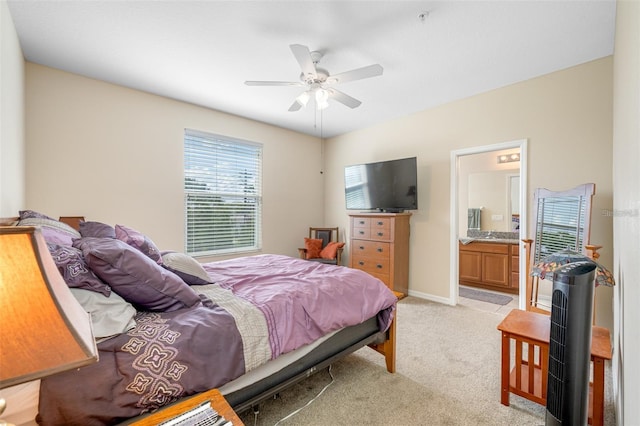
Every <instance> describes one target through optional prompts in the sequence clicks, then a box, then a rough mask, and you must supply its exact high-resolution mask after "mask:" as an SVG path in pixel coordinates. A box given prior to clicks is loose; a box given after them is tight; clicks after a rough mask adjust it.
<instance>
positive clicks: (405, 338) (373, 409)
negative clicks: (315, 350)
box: [241, 297, 615, 426]
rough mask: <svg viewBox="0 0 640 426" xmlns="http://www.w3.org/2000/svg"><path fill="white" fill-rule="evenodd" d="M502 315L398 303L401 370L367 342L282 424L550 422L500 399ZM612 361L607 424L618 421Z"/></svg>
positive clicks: (280, 410)
mask: <svg viewBox="0 0 640 426" xmlns="http://www.w3.org/2000/svg"><path fill="white" fill-rule="evenodd" d="M502 318H503V317H502V316H501V315H498V314H495V313H488V312H482V311H477V310H474V309H471V308H468V307H464V306H456V307H452V306H448V305H443V304H439V303H434V302H429V301H425V300H422V299H417V298H414V297H406V298H404V299H403V300H401V301H400V302H399V304H398V323H397V339H398V340H397V372H396V373H395V374H390V373H388V372H387V371H386V369H385V367H384V358H383V357H382V356H381V355H379V354H378V353H376V352H375V351H373V350H371V349H369V348H362V349H360V350H359V351H357V352H355V353H354V354H352V355H349V356H347V357H346V358H344V359H342V360H341V361H339V362H336V363H335V364H334V365H333V366H332V371H331V373H332V374H333V376H334V377H335V381H334V382H333V384H332V385H331V386H330V387H329V388H328V389H327V390H326V391H325V392H324V393H323V394H322V395H321V396H320V397H318V398H317V399H316V400H315V401H314V402H313V403H312V404H310V405H309V406H307V407H305V408H304V409H303V410H302V411H300V412H299V413H298V414H296V415H295V416H292V417H291V418H289V419H287V420H284V421H282V422H281V423H280V424H281V425H543V424H544V413H545V407H543V406H541V405H538V404H535V403H533V402H530V401H528V400H525V399H523V398H520V397H518V396H515V395H511V398H510V399H511V405H510V406H509V407H505V406H504V405H502V404H500V340H501V339H500V332H499V331H498V330H497V329H496V326H497V325H498V323H499V322H500V321H501V320H502ZM610 376H611V371H610V365H609V363H607V388H606V390H605V392H606V396H607V400H606V401H605V404H606V412H605V425H608V426H614V425H615V418H614V415H613V408H612V407H613V402H612V400H611V399H612V397H611V395H612V390H611V379H610ZM330 382H331V377H330V375H329V373H328V371H327V370H324V371H321V372H319V373H317V374H315V375H314V376H312V377H310V378H308V379H306V380H304V381H302V382H300V383H298V384H297V385H295V386H293V387H292V388H290V389H287V390H286V391H284V392H282V393H281V394H280V395H279V397H278V398H276V399H273V400H270V401H267V402H265V403H263V404H261V405H260V411H259V413H258V415H257V417H256V416H254V413H252V412H250V411H249V412H245V413H242V414H241V418H242V420H243V422H245V424H246V425H247V426H251V425H260V426H262V425H275V424H276V423H277V422H278V421H279V420H280V419H282V418H284V417H285V416H287V415H288V414H289V413H291V412H293V411H294V410H296V409H298V408H300V407H302V406H304V405H305V404H307V402H308V401H310V400H311V399H313V398H314V396H316V395H317V394H318V393H320V391H321V390H322V389H323V387H324V386H326V385H327V384H328V383H330Z"/></svg>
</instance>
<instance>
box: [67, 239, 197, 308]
mask: <svg viewBox="0 0 640 426" xmlns="http://www.w3.org/2000/svg"><path fill="white" fill-rule="evenodd" d="M73 246H74V247H76V248H78V249H80V250H82V254H83V255H84V259H85V261H86V262H87V265H89V267H90V268H91V270H92V271H93V272H95V274H96V275H97V276H98V277H100V278H101V279H102V280H103V281H104V282H106V283H107V284H109V285H110V286H111V289H112V290H113V291H114V292H116V293H117V294H118V295H120V296H121V297H122V298H123V299H125V300H126V301H127V302H130V303H133V304H134V305H137V306H139V307H141V308H143V309H145V310H151V311H165V312H168V311H175V310H178V309H182V308H187V307H191V306H194V305H196V304H198V303H199V302H200V297H198V295H197V294H196V292H194V291H193V290H192V289H191V287H189V286H188V285H187V284H185V283H184V282H183V281H182V280H181V279H180V277H178V276H177V275H176V274H174V273H173V272H171V271H168V270H166V269H164V268H162V267H161V266H160V265H158V264H157V263H156V262H154V261H153V260H151V259H150V258H149V257H147V256H145V255H144V254H142V253H141V252H140V251H139V250H137V249H135V248H133V247H131V246H130V245H128V244H127V243H125V242H123V241H120V240H118V239H112V238H92V237H86V238H79V239H76V240H74V241H73Z"/></svg>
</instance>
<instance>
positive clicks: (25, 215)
mask: <svg viewBox="0 0 640 426" xmlns="http://www.w3.org/2000/svg"><path fill="white" fill-rule="evenodd" d="M18 215H19V216H20V220H22V219H31V218H36V219H49V220H55V219H54V218H52V217H49V216H47V215H46V214H42V213H40V212H37V211H35V210H20V211H19V212H18Z"/></svg>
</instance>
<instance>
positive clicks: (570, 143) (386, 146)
mask: <svg viewBox="0 0 640 426" xmlns="http://www.w3.org/2000/svg"><path fill="white" fill-rule="evenodd" d="M612 65H613V60H612V58H611V57H607V58H604V59H601V60H597V61H593V62H589V63H586V64H583V65H580V66H576V67H573V68H570V69H567V70H563V71H559V72H555V73H552V74H548V75H546V76H543V77H539V78H536V79H532V80H528V81H525V82H522V83H518V84H514V85H511V86H508V87H505V88H502V89H498V90H494V91H491V92H488V93H484V94H481V95H478V96H474V97H471V98H467V99H463V100H460V101H456V102H452V103H449V104H446V105H443V106H441V107H437V108H433V109H429V110H426V111H422V112H419V113H416V114H413V115H410V116H407V117H403V118H400V119H397V120H393V121H389V122H386V123H381V124H379V125H377V126H374V127H371V128H368V129H365V130H362V131H357V132H353V133H349V134H346V135H342V136H339V137H335V138H332V139H330V140H328V141H327V143H326V150H325V152H326V168H325V170H326V172H325V175H326V182H325V184H326V186H325V193H326V208H325V209H326V210H325V211H326V213H325V216H326V222H327V223H331V224H336V225H339V226H341V227H347V226H348V216H347V214H348V212H347V211H346V210H345V208H344V183H343V167H344V166H345V165H347V164H355V163H362V162H367V161H378V160H386V159H392V158H401V157H409V156H417V157H418V180H419V189H418V199H419V201H418V203H419V207H420V209H419V210H417V211H415V212H414V213H413V216H412V219H411V258H410V265H411V267H410V282H409V293H410V294H415V295H419V296H422V297H427V298H432V299H435V300H444V301H446V300H449V290H450V277H449V269H450V259H449V252H450V244H451V241H450V235H449V227H450V213H449V209H450V207H449V206H450V199H449V198H450V195H449V194H450V187H449V182H450V153H451V151H452V150H457V149H462V148H469V147H474V146H483V145H491V144H495V143H499V142H506V141H514V140H520V139H528V141H529V142H528V150H529V152H528V159H529V174H528V179H529V181H528V182H529V188H528V194H527V196H528V203H529V205H531V203H532V201H533V191H534V189H535V188H537V187H546V188H549V189H554V190H563V189H569V188H572V187H574V186H576V185H578V184H581V183H585V182H594V183H595V184H596V196H595V198H594V201H593V219H592V236H591V241H592V243H594V244H601V245H603V246H604V247H603V249H602V250H601V254H602V257H601V261H602V263H604V264H605V265H606V266H608V267H610V266H611V264H612V253H613V238H612V220H611V218H610V217H605V216H603V215H602V214H601V211H602V210H603V209H610V208H611V207H612V179H611V171H612V168H611V161H612V160H611V157H612V154H611V147H612V112H611V111H612V68H613V67H612ZM348 249H349V248H348V247H347V254H348ZM597 300H598V302H597V303H598V306H597V321H598V323H600V324H603V325H606V326H611V323H612V308H611V305H612V291H611V290H610V289H601V288H599V289H598V296H597Z"/></svg>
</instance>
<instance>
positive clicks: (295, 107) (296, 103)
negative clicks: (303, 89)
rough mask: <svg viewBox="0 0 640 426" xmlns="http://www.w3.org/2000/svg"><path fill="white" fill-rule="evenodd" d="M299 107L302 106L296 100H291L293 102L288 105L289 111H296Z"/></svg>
mask: <svg viewBox="0 0 640 426" xmlns="http://www.w3.org/2000/svg"><path fill="white" fill-rule="evenodd" d="M300 108H302V104H301V103H300V102H298V101H293V103H292V104H291V106H290V107H289V111H291V112H294V111H298V110H300Z"/></svg>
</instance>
